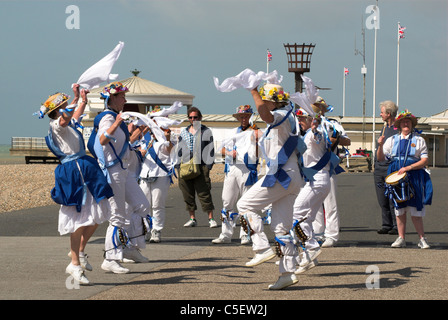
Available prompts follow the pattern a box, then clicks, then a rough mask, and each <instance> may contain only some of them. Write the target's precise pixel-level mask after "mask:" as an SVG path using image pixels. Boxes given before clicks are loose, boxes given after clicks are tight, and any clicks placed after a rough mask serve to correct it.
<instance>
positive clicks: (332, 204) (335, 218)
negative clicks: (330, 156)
mask: <svg viewBox="0 0 448 320" xmlns="http://www.w3.org/2000/svg"><path fill="white" fill-rule="evenodd" d="M330 186H331V188H330V192H329V193H328V196H327V197H326V198H325V200H324V203H323V206H321V207H320V209H319V211H318V212H317V215H316V218H315V220H314V221H313V230H314V234H315V235H316V236H325V238H330V239H333V240H334V241H338V240H339V213H338V204H337V202H336V186H337V180H336V176H335V175H332V176H331V177H330Z"/></svg>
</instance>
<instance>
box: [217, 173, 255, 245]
mask: <svg viewBox="0 0 448 320" xmlns="http://www.w3.org/2000/svg"><path fill="white" fill-rule="evenodd" d="M249 173H250V171H249V169H247V167H246V166H245V165H233V166H230V167H229V172H227V173H226V176H225V179H224V184H223V188H222V207H223V211H225V212H227V213H228V215H229V218H228V219H224V221H223V223H222V225H221V235H220V237H222V238H225V239H231V238H232V236H233V231H234V228H235V226H236V223H237V222H238V220H239V219H240V217H241V216H240V215H239V214H238V210H237V206H236V204H237V202H238V199H239V198H240V197H241V196H242V195H243V194H245V193H246V192H247V190H249V189H250V187H251V186H246V185H245V184H246V181H247V177H248V176H249ZM230 215H232V217H230ZM246 235H247V234H246V232H244V230H243V228H241V230H240V238H241V237H243V236H246Z"/></svg>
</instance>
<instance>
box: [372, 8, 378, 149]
mask: <svg viewBox="0 0 448 320" xmlns="http://www.w3.org/2000/svg"><path fill="white" fill-rule="evenodd" d="M377 4H378V0H377ZM375 10H376V11H377V10H378V5H377V6H375ZM374 20H375V42H374V48H375V49H374V54H373V106H372V107H373V114H372V154H373V155H374V154H375V151H376V150H375V148H376V146H375V113H376V111H375V108H376V107H375V106H376V100H375V98H376V38H377V31H378V28H377V25H376V24H377V23H378V22H377V21H376V20H377V15H376V13H375V17H374Z"/></svg>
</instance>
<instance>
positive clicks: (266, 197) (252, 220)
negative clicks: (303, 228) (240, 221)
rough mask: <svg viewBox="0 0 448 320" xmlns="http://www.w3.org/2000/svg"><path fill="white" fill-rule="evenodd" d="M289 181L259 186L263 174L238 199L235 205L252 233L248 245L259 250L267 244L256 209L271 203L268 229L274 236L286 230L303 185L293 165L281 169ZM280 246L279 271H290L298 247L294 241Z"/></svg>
mask: <svg viewBox="0 0 448 320" xmlns="http://www.w3.org/2000/svg"><path fill="white" fill-rule="evenodd" d="M285 171H286V173H287V174H288V176H289V177H290V178H291V182H290V184H289V186H288V189H285V188H283V187H282V186H281V185H280V183H278V182H276V183H275V185H274V186H273V187H270V188H266V187H262V186H261V185H262V183H263V181H264V177H263V178H262V179H260V180H259V181H258V182H257V183H255V184H254V185H253V186H252V187H251V188H250V189H249V190H248V191H247V192H246V193H245V194H244V195H243V196H242V197H241V199H240V200H239V201H238V203H237V207H238V211H239V213H240V214H241V215H246V216H247V220H248V223H249V225H250V228H251V230H252V231H253V232H254V234H253V235H252V236H251V238H252V249H253V250H254V251H255V252H261V251H264V250H266V249H268V248H270V244H269V240H268V238H267V236H266V234H265V233H264V224H263V219H262V218H261V216H260V215H259V214H257V212H261V210H263V209H265V208H266V207H267V206H269V205H270V204H272V213H271V224H270V227H271V230H272V231H273V232H274V233H275V235H276V236H279V237H280V236H284V235H287V234H289V232H290V230H291V228H292V223H293V219H292V218H293V205H294V201H295V199H296V198H297V195H298V194H299V191H300V188H301V187H302V186H303V179H302V177H301V175H300V172H299V169H298V167H297V166H294V167H293V168H291V169H285ZM285 243H286V246H285V247H284V248H283V249H282V250H283V254H284V256H283V257H282V259H281V260H280V265H279V271H280V273H284V272H294V271H295V268H296V263H297V254H298V251H297V250H296V249H295V247H294V246H295V245H294V244H293V243H292V242H290V241H287V242H285Z"/></svg>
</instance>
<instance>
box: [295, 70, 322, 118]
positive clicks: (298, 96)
mask: <svg viewBox="0 0 448 320" xmlns="http://www.w3.org/2000/svg"><path fill="white" fill-rule="evenodd" d="M302 79H303V83H304V84H305V91H304V92H296V93H293V94H291V95H290V96H289V100H291V101H292V102H294V103H296V104H298V105H299V106H300V107H302V108H303V109H304V110H305V111H306V112H308V114H310V115H312V116H314V115H315V112H314V110H313V108H312V107H311V105H312V104H314V103H315V102H316V99H317V97H318V95H319V89H317V88H316V86H315V85H314V83H313V80H311V79H310V78H308V77H305V76H303V75H302Z"/></svg>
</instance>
